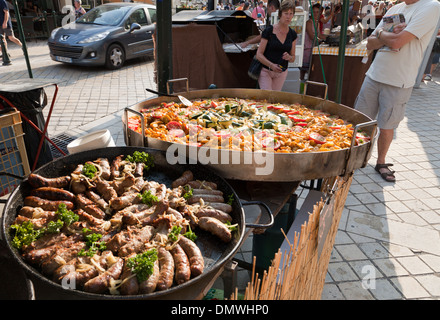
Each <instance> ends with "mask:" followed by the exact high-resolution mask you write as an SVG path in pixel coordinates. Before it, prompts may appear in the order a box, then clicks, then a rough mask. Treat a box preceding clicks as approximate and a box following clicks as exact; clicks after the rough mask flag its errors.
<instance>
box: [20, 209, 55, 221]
mask: <svg viewBox="0 0 440 320" xmlns="http://www.w3.org/2000/svg"><path fill="white" fill-rule="evenodd" d="M18 214H19V215H20V216H23V217H27V218H29V219H38V218H48V217H49V216H52V215H53V214H55V212H54V211H44V210H43V209H41V208H38V207H29V206H24V207H22V208H21V209H20V211H19V212H18Z"/></svg>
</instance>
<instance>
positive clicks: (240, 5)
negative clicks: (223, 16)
mask: <svg viewBox="0 0 440 320" xmlns="http://www.w3.org/2000/svg"><path fill="white" fill-rule="evenodd" d="M243 7H244V0H240V4H239V5H238V7H237V9H235V10H240V11H243Z"/></svg>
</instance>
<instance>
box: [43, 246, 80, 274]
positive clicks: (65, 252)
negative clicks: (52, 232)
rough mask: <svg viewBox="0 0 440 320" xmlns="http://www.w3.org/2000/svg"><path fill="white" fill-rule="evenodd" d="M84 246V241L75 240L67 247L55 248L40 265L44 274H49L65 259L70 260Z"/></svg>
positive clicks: (64, 261)
mask: <svg viewBox="0 0 440 320" xmlns="http://www.w3.org/2000/svg"><path fill="white" fill-rule="evenodd" d="M85 247H86V244H85V242H77V243H74V244H73V245H72V246H70V247H68V248H61V249H60V250H57V251H56V252H55V253H54V254H53V255H52V256H51V257H50V258H49V259H48V260H47V261H45V262H44V263H43V264H42V265H41V269H42V271H43V273H44V274H47V275H50V274H53V273H54V272H55V270H56V269H58V268H59V267H60V266H62V265H63V264H65V263H66V262H67V261H70V260H72V259H73V258H75V257H76V256H77V255H78V252H79V251H80V250H81V249H84V248H85Z"/></svg>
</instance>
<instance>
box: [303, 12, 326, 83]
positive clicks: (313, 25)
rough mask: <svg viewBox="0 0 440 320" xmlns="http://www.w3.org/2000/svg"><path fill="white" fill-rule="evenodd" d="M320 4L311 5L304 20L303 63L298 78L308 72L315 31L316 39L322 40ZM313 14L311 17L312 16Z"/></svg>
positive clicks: (323, 37)
mask: <svg viewBox="0 0 440 320" xmlns="http://www.w3.org/2000/svg"><path fill="white" fill-rule="evenodd" d="M321 11H322V10H321V5H320V4H319V3H315V4H314V5H313V6H312V13H313V14H311V15H310V17H309V20H307V22H306V34H305V40H304V53H303V65H302V66H301V68H300V77H299V78H300V79H301V80H304V78H305V75H306V73H308V72H309V67H310V63H311V60H312V52H313V47H314V46H315V45H316V44H315V32H316V33H317V37H318V40H324V39H325V36H324V35H323V34H322V33H321V29H322V28H321V27H320V25H321ZM312 16H313V18H312Z"/></svg>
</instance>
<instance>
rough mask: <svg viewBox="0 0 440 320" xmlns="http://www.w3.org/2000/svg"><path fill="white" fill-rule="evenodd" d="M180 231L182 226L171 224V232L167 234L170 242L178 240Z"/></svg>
mask: <svg viewBox="0 0 440 320" xmlns="http://www.w3.org/2000/svg"><path fill="white" fill-rule="evenodd" d="M180 231H182V227H178V226H173V228H172V229H171V232H170V233H169V234H168V239H170V240H171V241H172V242H176V241H177V240H179V234H180Z"/></svg>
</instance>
